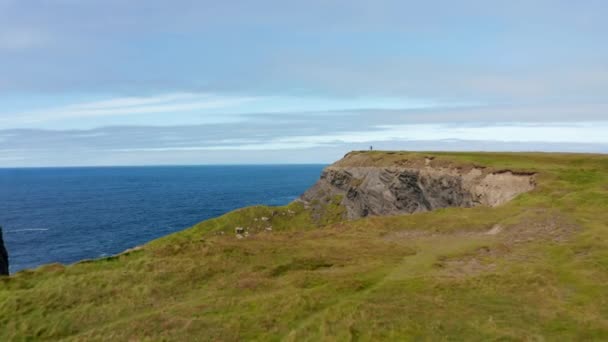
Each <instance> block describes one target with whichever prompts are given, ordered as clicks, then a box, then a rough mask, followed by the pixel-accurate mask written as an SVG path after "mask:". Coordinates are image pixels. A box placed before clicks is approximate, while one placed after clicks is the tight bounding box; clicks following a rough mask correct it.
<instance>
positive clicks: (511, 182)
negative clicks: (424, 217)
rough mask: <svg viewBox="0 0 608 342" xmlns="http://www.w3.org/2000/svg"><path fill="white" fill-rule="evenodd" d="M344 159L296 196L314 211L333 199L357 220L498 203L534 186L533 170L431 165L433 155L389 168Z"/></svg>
mask: <svg viewBox="0 0 608 342" xmlns="http://www.w3.org/2000/svg"><path fill="white" fill-rule="evenodd" d="M348 158H349V156H348V155H347V157H346V158H345V159H343V160H341V161H339V162H337V163H336V164H334V165H332V166H330V167H327V168H326V169H325V170H324V171H323V173H322V175H321V179H320V180H319V181H318V182H317V183H316V184H315V185H314V186H313V187H312V188H311V189H309V190H308V191H306V193H304V195H302V197H300V199H299V200H300V201H302V202H304V203H305V205H308V206H311V207H313V210H314V208H315V207H319V206H320V205H322V204H323V203H329V202H330V201H332V200H334V199H336V198H338V199H341V204H342V205H344V206H345V208H346V217H347V218H348V219H356V218H360V217H365V216H370V215H397V214H409V213H415V212H423V211H429V210H434V209H439V208H446V207H473V206H477V205H486V206H497V205H500V204H502V203H505V202H507V201H509V200H511V199H513V198H514V197H515V196H517V195H519V194H521V193H523V192H527V191H530V190H532V189H533V188H534V186H535V182H534V175H533V174H532V173H514V172H512V171H508V170H500V171H492V170H490V169H488V168H483V167H474V166H469V167H462V166H456V165H447V164H445V163H444V164H438V163H437V164H435V161H434V160H433V159H432V158H426V159H424V160H421V162H420V163H414V162H411V163H408V161H407V160H404V161H403V162H400V163H396V164H393V165H391V166H377V165H372V166H365V165H362V164H361V158H358V159H357V164H355V166H351V165H349V163H348Z"/></svg>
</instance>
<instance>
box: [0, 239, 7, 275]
mask: <svg viewBox="0 0 608 342" xmlns="http://www.w3.org/2000/svg"><path fill="white" fill-rule="evenodd" d="M2 275H8V253H7V251H6V247H5V246H4V239H3V238H2V227H0V276H2Z"/></svg>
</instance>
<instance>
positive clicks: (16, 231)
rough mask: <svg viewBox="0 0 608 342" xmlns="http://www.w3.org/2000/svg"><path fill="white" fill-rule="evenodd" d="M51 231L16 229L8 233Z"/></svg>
mask: <svg viewBox="0 0 608 342" xmlns="http://www.w3.org/2000/svg"><path fill="white" fill-rule="evenodd" d="M47 230H49V229H48V228H25V229H15V230H9V231H7V233H19V232H45V231H47Z"/></svg>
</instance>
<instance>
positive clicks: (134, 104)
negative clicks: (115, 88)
mask: <svg viewBox="0 0 608 342" xmlns="http://www.w3.org/2000/svg"><path fill="white" fill-rule="evenodd" d="M253 100H254V98H252V97H235V96H233V97H228V96H216V95H210V94H190V93H178V94H166V95H159V96H153V97H123V98H113V99H109V100H104V101H94V102H86V103H77V104H72V105H67V106H62V107H56V108H48V109H44V110H38V111H34V112H25V113H16V114H14V115H11V116H8V115H6V117H4V118H2V117H0V123H2V122H4V123H5V124H7V125H8V124H11V125H18V124H22V125H29V124H33V123H44V122H49V121H60V120H65V119H84V120H86V119H91V118H99V117H108V116H113V117H116V116H127V115H128V116H133V115H145V114H155V113H167V114H177V113H181V112H191V111H201V110H209V109H229V108H231V107H235V106H239V105H242V104H244V103H246V102H250V101H253Z"/></svg>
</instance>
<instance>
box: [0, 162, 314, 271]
mask: <svg viewBox="0 0 608 342" xmlns="http://www.w3.org/2000/svg"><path fill="white" fill-rule="evenodd" d="M322 168H323V165H272V166H167V167H165V166H158V167H156V166H155V167H99V168H40V169H0V225H1V226H3V227H4V240H5V244H6V247H7V249H8V252H9V256H10V263H11V265H10V267H11V269H10V270H11V272H17V271H19V270H22V269H25V268H33V267H37V266H39V265H42V264H47V263H52V262H60V263H64V264H69V263H73V262H76V261H78V260H82V259H88V258H97V257H103V256H108V255H112V254H116V253H119V252H121V251H124V250H125V249H127V248H131V247H133V246H137V245H140V244H142V243H145V242H147V241H150V240H153V239H155V238H158V237H161V236H164V235H167V234H169V233H172V232H176V231H179V230H182V229H184V228H187V227H189V226H191V225H193V224H195V223H197V222H200V221H202V220H205V219H208V218H212V217H216V216H219V215H222V214H224V213H226V212H228V211H231V210H233V209H237V208H240V207H245V206H249V205H255V204H266V205H283V204H287V203H289V202H291V201H292V200H294V199H295V198H297V197H298V196H299V195H300V194H301V193H302V192H304V191H305V190H306V189H307V188H308V187H310V186H311V185H312V184H314V182H315V181H316V180H317V179H318V177H319V174H320V172H321V170H322Z"/></svg>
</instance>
